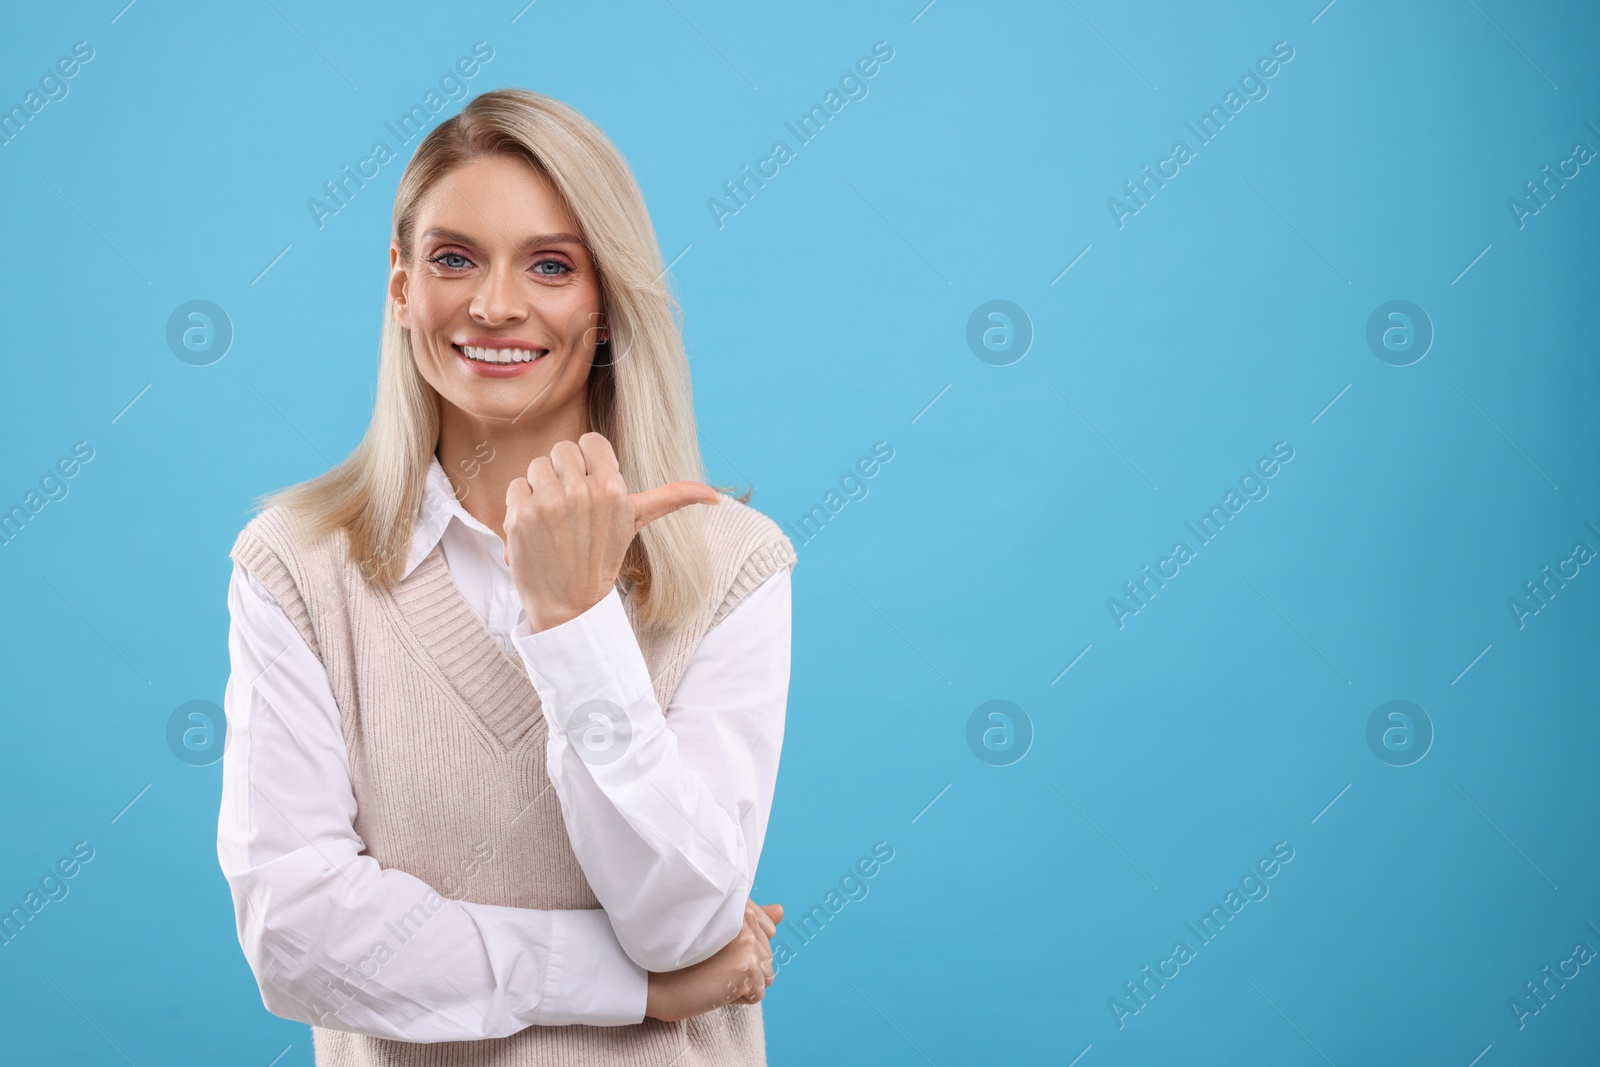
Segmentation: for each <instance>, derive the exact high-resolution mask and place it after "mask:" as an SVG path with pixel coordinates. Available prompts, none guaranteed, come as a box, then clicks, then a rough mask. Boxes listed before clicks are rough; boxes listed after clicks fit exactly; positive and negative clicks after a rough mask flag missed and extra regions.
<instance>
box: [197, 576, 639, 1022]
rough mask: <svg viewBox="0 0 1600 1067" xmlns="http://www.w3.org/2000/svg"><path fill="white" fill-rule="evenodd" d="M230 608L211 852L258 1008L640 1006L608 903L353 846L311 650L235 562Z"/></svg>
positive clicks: (566, 1010) (460, 1017) (608, 1009)
mask: <svg viewBox="0 0 1600 1067" xmlns="http://www.w3.org/2000/svg"><path fill="white" fill-rule="evenodd" d="M228 609H229V614H230V625H229V634H228V652H229V659H230V663H231V673H230V674H229V677H228V684H227V690H226V694H225V696H224V702H225V710H226V713H227V719H228V737H227V744H226V748H225V750H224V755H223V785H222V808H221V814H220V819H219V823H218V831H217V858H218V860H219V861H220V863H221V866H222V871H223V874H224V875H225V876H226V878H227V880H228V884H229V887H230V889H231V891H232V895H233V901H234V908H235V915H236V919H237V923H238V932H239V943H240V945H241V947H242V948H243V949H244V952H245V956H246V958H247V959H248V961H249V963H250V968H251V970H252V972H254V974H255V977H256V982H257V984H258V985H259V986H260V988H261V996H262V1001H263V1003H264V1004H265V1006H266V1008H267V1010H268V1011H270V1012H272V1013H273V1014H274V1015H279V1016H283V1017H284V1018H289V1019H295V1020H298V1021H300V1022H305V1023H312V1024H315V1025H318V1026H323V1027H327V1028H330V1029H334V1030H345V1031H351V1032H355V1033H362V1034H370V1035H372V1036H376V1037H386V1038H392V1039H395V1040H401V1041H414V1042H422V1041H430V1042H431V1041H460V1040H475V1039H480V1038H486V1037H504V1036H507V1035H510V1034H513V1033H516V1032H517V1031H519V1030H523V1029H525V1028H526V1027H528V1026H529V1025H534V1024H543V1025H563V1024H568V1023H587V1024H589V1025H593V1026H608V1025H624V1024H628V1023H637V1022H639V1021H641V1020H642V1019H643V1017H644V1012H645V1001H646V989H647V983H646V978H647V976H646V973H645V971H644V970H643V969H642V968H640V967H638V966H636V965H635V964H634V963H633V962H632V961H631V960H630V959H628V957H627V956H626V955H625V954H624V953H623V952H622V949H621V946H620V945H619V944H618V942H617V939H616V935H615V934H614V933H613V932H612V930H611V926H610V923H609V922H608V921H607V919H606V917H605V914H604V913H603V912H602V911H599V910H597V909H588V910H574V911H540V910H535V909H530V908H509V907H499V906H495V905H489V904H478V903H471V902H467V901H457V900H450V899H448V898H445V897H442V896H440V895H439V894H437V893H436V892H435V891H434V890H433V889H432V887H431V886H429V885H428V884H427V883H425V882H423V881H422V880H421V879H419V878H416V877H414V876H413V875H410V874H408V873H406V872H404V871H400V870H394V869H384V868H381V867H380V866H379V865H378V862H377V861H376V860H375V859H373V858H372V857H370V856H365V855H362V854H361V853H362V851H363V850H364V849H365V847H366V845H365V842H363V841H362V839H361V837H360V836H359V835H358V834H357V833H356V832H355V829H354V827H353V820H354V818H355V814H356V801H355V796H354V794H353V792H352V789H351V784H350V771H349V754H348V751H347V750H346V748H345V744H344V738H343V734H342V732H341V730H340V726H339V709H338V706H337V705H336V703H335V701H334V697H333V694H332V692H331V690H330V689H329V686H328V680H327V675H326V673H325V671H324V669H323V667H322V664H321V662H320V661H319V660H318V659H317V656H316V654H315V652H313V651H312V650H311V648H310V647H309V646H308V645H307V644H306V642H305V640H304V638H303V637H302V636H301V635H300V632H299V631H298V630H296V629H295V627H294V625H293V623H291V622H290V621H289V619H288V617H287V616H286V615H285V614H284V612H283V609H282V608H281V607H279V605H278V604H277V603H276V602H275V601H274V600H273V598H272V596H271V595H270V594H269V593H268V592H267V591H266V589H265V588H264V587H262V586H261V585H260V584H259V583H258V582H256V580H255V579H254V578H253V577H252V576H250V575H249V573H248V572H246V571H245V570H244V568H243V567H241V566H240V565H238V564H237V563H235V565H234V573H233V578H232V580H231V582H230V585H229V589H228ZM419 909H420V910H419ZM402 923H407V924H408V925H405V926H401V925H400V924H402ZM391 924H394V925H391ZM397 928H399V929H401V930H402V932H404V933H406V935H407V939H406V940H405V941H403V942H402V941H401V939H400V937H399V936H397V934H396V933H395V930H396V929H397ZM380 943H382V944H385V945H386V946H387V949H386V950H385V951H384V952H378V951H376V946H378V945H379V944H380Z"/></svg>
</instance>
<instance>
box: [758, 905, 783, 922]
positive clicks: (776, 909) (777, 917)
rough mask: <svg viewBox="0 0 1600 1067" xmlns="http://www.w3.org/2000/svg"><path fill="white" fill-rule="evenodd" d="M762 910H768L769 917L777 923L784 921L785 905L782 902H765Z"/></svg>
mask: <svg viewBox="0 0 1600 1067" xmlns="http://www.w3.org/2000/svg"><path fill="white" fill-rule="evenodd" d="M761 910H762V911H764V912H766V913H767V916H768V918H770V919H771V920H772V921H773V922H775V923H781V922H783V905H782V904H763V905H761Z"/></svg>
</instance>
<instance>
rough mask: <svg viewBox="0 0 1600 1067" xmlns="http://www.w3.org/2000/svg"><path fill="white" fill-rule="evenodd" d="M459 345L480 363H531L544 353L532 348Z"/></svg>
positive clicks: (469, 357)
mask: <svg viewBox="0 0 1600 1067" xmlns="http://www.w3.org/2000/svg"><path fill="white" fill-rule="evenodd" d="M457 347H458V348H460V349H461V351H462V353H464V354H465V355H466V357H467V358H468V359H475V360H477V361H478V362H479V363H530V362H532V361H533V360H535V359H537V358H538V357H539V356H540V355H541V354H542V350H538V349H531V348H477V347H475V346H472V345H458V346H457Z"/></svg>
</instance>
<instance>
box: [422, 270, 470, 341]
mask: <svg viewBox="0 0 1600 1067" xmlns="http://www.w3.org/2000/svg"><path fill="white" fill-rule="evenodd" d="M460 303H461V300H460V299H459V298H458V297H457V296H456V295H455V294H453V293H451V291H450V287H449V286H444V285H439V284H437V283H435V282H434V280H433V279H431V278H419V279H417V284H414V285H413V286H412V288H411V320H412V325H413V326H416V327H421V328H422V329H425V330H429V329H437V328H440V327H442V326H444V325H446V324H448V323H449V322H450V321H451V319H453V318H454V317H455V315H456V313H457V311H459V310H460V309H459V308H458V306H457V305H459V304H460Z"/></svg>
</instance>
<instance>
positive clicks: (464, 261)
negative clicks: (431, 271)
mask: <svg viewBox="0 0 1600 1067" xmlns="http://www.w3.org/2000/svg"><path fill="white" fill-rule="evenodd" d="M447 259H452V260H454V259H459V260H460V261H461V262H460V263H448V264H447V263H445V260H447ZM428 262H429V263H437V264H439V265H441V266H444V267H446V268H447V269H449V270H461V269H462V268H464V267H466V266H468V265H469V264H470V263H471V262H472V261H471V260H469V259H468V258H467V257H466V256H464V255H462V254H461V253H460V252H440V253H439V254H438V255H436V256H433V257H431V258H429V260H428Z"/></svg>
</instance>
